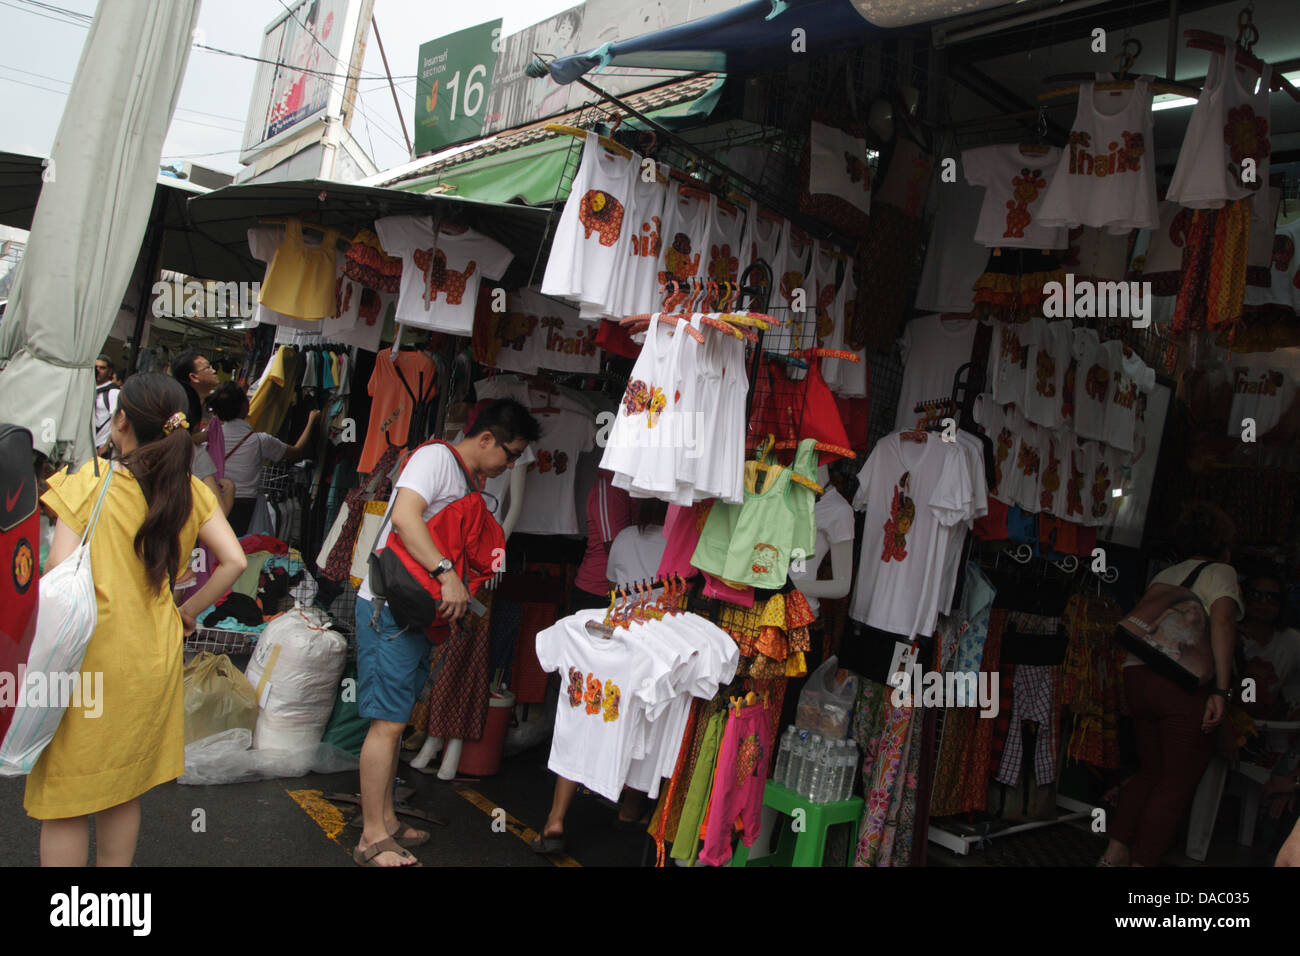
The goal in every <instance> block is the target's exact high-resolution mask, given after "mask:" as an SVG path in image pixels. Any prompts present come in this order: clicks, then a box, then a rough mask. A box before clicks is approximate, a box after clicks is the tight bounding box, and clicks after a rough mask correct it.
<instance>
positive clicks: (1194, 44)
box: [1183, 4, 1300, 102]
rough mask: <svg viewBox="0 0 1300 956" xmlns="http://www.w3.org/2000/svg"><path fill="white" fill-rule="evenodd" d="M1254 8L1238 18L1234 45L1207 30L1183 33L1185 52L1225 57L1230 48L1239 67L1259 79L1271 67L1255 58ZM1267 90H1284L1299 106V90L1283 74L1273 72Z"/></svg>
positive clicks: (1248, 6) (1256, 34)
mask: <svg viewBox="0 0 1300 956" xmlns="http://www.w3.org/2000/svg"><path fill="white" fill-rule="evenodd" d="M1253 7H1254V5H1253V4H1247V5H1246V7H1245V8H1244V9H1243V10H1242V11H1241V12H1240V13H1238V14H1237V42H1236V43H1235V44H1232V43H1229V42H1228V39H1227V37H1224V36H1220V35H1219V34H1217V33H1210V32H1209V31H1207V30H1184V31H1183V38H1184V39H1185V40H1186V41H1187V47H1188V49H1192V50H1208V51H1209V52H1211V53H1218V54H1220V55H1223V56H1226V55H1227V53H1228V51H1229V49H1230V48H1231V49H1232V52H1233V54H1234V55H1235V57H1236V60H1235V62H1236V64H1237V65H1238V66H1244V67H1246V68H1247V69H1249V70H1251V71H1252V72H1253V73H1255V75H1256V76H1262V75H1263V73H1264V67H1265V66H1270V64H1268V63H1267V62H1265V61H1264V60H1261V59H1260V58H1259V57H1257V56H1255V53H1254V49H1255V44H1256V42H1258V41H1259V28H1258V27H1256V26H1255V14H1254V10H1253ZM1268 88H1269V89H1270V90H1285V91H1286V94H1287V95H1288V96H1290V97H1291V99H1293V100H1296V101H1297V102H1300V90H1297V89H1296V88H1295V87H1294V86H1293V85H1292V84H1291V81H1290V80H1288V79H1287V78H1286V77H1285V76H1284V75H1283V71H1282V70H1278V69H1276V68H1274V69H1273V70H1272V74H1271V76H1270V79H1269V87H1268Z"/></svg>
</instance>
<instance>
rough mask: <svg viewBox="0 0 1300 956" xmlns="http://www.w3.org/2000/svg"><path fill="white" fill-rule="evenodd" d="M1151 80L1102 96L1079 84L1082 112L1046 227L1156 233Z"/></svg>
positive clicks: (1046, 206) (1045, 215) (1043, 217)
mask: <svg viewBox="0 0 1300 956" xmlns="http://www.w3.org/2000/svg"><path fill="white" fill-rule="evenodd" d="M1153 131H1154V126H1153V124H1152V120H1151V90H1150V80H1148V79H1146V78H1145V77H1143V78H1139V79H1136V80H1134V81H1133V88H1132V89H1131V90H1120V91H1118V92H1117V94H1116V93H1112V92H1109V91H1105V92H1098V91H1096V90H1095V89H1094V88H1093V84H1092V83H1080V84H1079V109H1078V112H1077V113H1076V115H1075V118H1074V123H1073V125H1072V126H1071V127H1070V142H1069V145H1068V146H1067V147H1066V149H1065V151H1064V152H1063V153H1062V154H1061V158H1060V161H1059V163H1058V165H1057V168H1056V174H1055V175H1054V176H1053V177H1052V181H1051V185H1050V186H1049V187H1048V190H1047V198H1046V199H1044V200H1043V204H1042V206H1041V207H1040V208H1039V210H1038V224H1039V225H1040V226H1067V227H1069V228H1074V227H1075V226H1079V225H1084V226H1101V227H1105V228H1106V229H1107V230H1108V231H1110V232H1112V233H1122V232H1128V231H1129V230H1130V229H1153V228H1155V226H1156V225H1157V223H1158V221H1159V219H1158V216H1157V214H1156V170H1155V163H1154V158H1155V145H1154V138H1153Z"/></svg>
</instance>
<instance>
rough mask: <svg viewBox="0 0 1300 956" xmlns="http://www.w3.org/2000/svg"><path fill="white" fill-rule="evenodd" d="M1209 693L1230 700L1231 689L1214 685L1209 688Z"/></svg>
mask: <svg viewBox="0 0 1300 956" xmlns="http://www.w3.org/2000/svg"><path fill="white" fill-rule="evenodd" d="M1210 693H1211V694H1218V695H1219V696H1220V697H1222V698H1223V699H1224V700H1232V689H1231V688H1229V689H1227V690H1224V689H1223V688H1222V687H1215V688H1212V689H1211V690H1210Z"/></svg>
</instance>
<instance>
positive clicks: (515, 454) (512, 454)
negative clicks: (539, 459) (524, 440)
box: [501, 445, 528, 464]
mask: <svg viewBox="0 0 1300 956" xmlns="http://www.w3.org/2000/svg"><path fill="white" fill-rule="evenodd" d="M527 449H528V446H527V445H525V446H524V447H523V448H521V449H519V450H518V451H511V450H510V449H509V447H507V446H506V445H502V446H501V450H502V451H503V452H505V453H506V462H507V464H511V463H514V462H516V461H518V460H519V456H520V455H522V454H523V453H524V452H525V451H527Z"/></svg>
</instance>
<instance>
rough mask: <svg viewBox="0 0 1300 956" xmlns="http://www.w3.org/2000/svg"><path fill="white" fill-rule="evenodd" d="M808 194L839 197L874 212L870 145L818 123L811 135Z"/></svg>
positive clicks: (863, 210) (815, 123)
mask: <svg viewBox="0 0 1300 956" xmlns="http://www.w3.org/2000/svg"><path fill="white" fill-rule="evenodd" d="M808 151H809V156H808V192H809V193H811V194H814V195H821V194H825V195H829V196H838V197H839V198H840V199H843V200H845V201H846V202H848V203H849V204H851V205H853V206H855V207H857V208H858V209H860V210H861V211H862V212H863V213H870V212H871V169H870V168H869V167H868V166H867V144H866V141H865V140H863V139H861V138H859V137H856V136H852V135H850V134H849V133H846V132H845V131H844V130H840V129H836V128H835V127H833V126H826V125H825V124H823V123H817V122H814V123H812V124H811V128H810V130H809V132H808Z"/></svg>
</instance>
